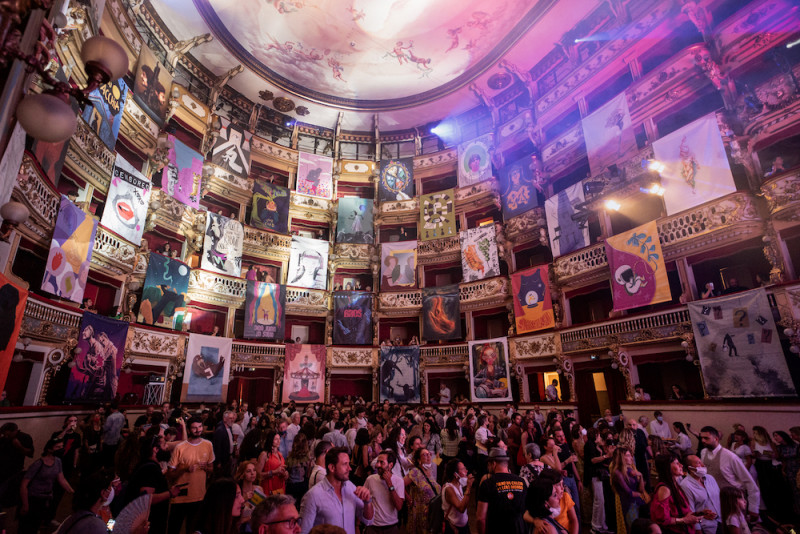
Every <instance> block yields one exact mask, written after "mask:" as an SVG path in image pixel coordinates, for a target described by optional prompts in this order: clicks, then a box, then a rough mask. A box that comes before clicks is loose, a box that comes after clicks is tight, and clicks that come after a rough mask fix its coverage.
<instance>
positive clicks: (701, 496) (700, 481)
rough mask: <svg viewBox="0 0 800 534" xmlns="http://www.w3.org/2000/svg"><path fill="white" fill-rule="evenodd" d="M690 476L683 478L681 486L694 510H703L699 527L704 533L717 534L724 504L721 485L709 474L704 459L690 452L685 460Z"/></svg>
mask: <svg viewBox="0 0 800 534" xmlns="http://www.w3.org/2000/svg"><path fill="white" fill-rule="evenodd" d="M684 464H685V465H686V472H687V473H688V476H686V477H684V478H683V480H681V483H680V486H681V489H683V492H684V493H685V494H686V498H687V499H688V500H689V507H690V508H691V509H692V511H693V512H703V515H702V519H700V523H699V524H698V527H699V528H700V530H702V531H703V534H716V533H717V529H718V528H719V527H720V519H721V517H722V506H721V504H720V500H719V485H717V481H716V480H714V477H712V476H711V475H709V474H708V470H707V469H706V466H705V465H703V461H702V460H701V459H700V458H698V457H697V456H695V455H693V454H690V455H689V456H687V457H686V460H684Z"/></svg>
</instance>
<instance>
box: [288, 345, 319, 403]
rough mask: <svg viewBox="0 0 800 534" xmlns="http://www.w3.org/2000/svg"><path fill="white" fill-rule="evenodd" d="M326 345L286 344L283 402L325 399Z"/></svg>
mask: <svg viewBox="0 0 800 534" xmlns="http://www.w3.org/2000/svg"><path fill="white" fill-rule="evenodd" d="M327 354H328V353H327V350H326V348H325V345H297V344H291V343H290V344H288V345H286V358H285V360H284V366H283V402H284V403H288V402H289V401H294V402H296V403H303V402H318V401H323V400H324V399H325V360H326V359H327Z"/></svg>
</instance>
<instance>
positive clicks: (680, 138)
mask: <svg viewBox="0 0 800 534" xmlns="http://www.w3.org/2000/svg"><path fill="white" fill-rule="evenodd" d="M653 152H654V153H655V156H656V160H658V161H659V162H661V163H662V164H664V166H665V169H664V171H662V172H661V185H662V186H663V187H664V191H665V192H664V205H665V206H666V208H667V215H672V214H674V213H678V212H681V211H683V210H688V209H689V208H692V207H694V206H698V205H700V204H703V203H705V202H708V201H709V200H714V199H715V198H719V197H721V196H724V195H727V194H729V193H733V192H735V191H736V185H735V184H734V183H733V175H732V174H731V169H730V166H729V164H728V156H727V155H726V154H725V147H724V146H723V144H722V137H721V136H720V133H719V126H718V125H717V118H716V116H715V115H714V114H713V113H711V114H710V115H706V116H705V117H703V118H701V119H698V120H696V121H694V122H693V123H691V124H689V125H687V126H684V127H683V128H681V129H680V130H677V131H675V132H672V133H671V134H669V135H665V136H664V137H662V138H661V139H659V140H658V141H654V142H653Z"/></svg>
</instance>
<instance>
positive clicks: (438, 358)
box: [419, 343, 469, 366]
mask: <svg viewBox="0 0 800 534" xmlns="http://www.w3.org/2000/svg"><path fill="white" fill-rule="evenodd" d="M419 355H420V359H421V360H422V361H423V362H425V365H426V366H431V365H446V364H456V365H457V364H466V363H467V361H468V358H469V345H468V344H467V343H459V344H457V345H422V346H421V347H420V348H419Z"/></svg>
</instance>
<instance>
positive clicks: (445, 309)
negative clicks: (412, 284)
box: [422, 284, 461, 341]
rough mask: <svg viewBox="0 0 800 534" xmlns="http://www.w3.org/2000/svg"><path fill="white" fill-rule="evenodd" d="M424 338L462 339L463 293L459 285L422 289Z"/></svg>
mask: <svg viewBox="0 0 800 534" xmlns="http://www.w3.org/2000/svg"><path fill="white" fill-rule="evenodd" d="M422 338H423V339H425V340H426V341H442V340H448V339H460V338H461V293H460V290H459V287H458V284H451V285H448V286H439V287H426V288H423V289H422Z"/></svg>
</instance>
